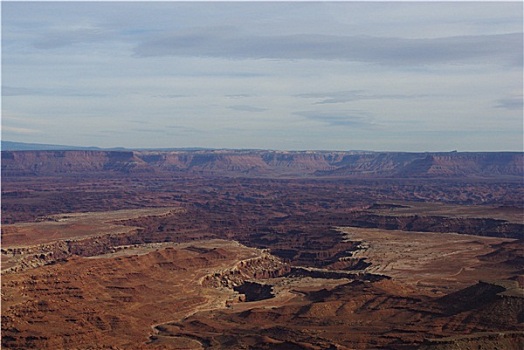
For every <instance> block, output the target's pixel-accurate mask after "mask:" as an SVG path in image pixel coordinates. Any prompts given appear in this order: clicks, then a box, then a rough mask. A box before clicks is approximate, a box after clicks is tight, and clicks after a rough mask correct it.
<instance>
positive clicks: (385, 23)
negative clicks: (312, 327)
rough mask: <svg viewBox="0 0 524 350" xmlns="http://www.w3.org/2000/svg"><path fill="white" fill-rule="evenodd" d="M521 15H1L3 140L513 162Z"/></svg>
mask: <svg viewBox="0 0 524 350" xmlns="http://www.w3.org/2000/svg"><path fill="white" fill-rule="evenodd" d="M522 13H523V3H522V2H521V1H517V2H492V3H488V2H462V3H458V2H439V3H436V2H399V3H392V2H366V3H364V2H257V3H254V2H226V3H216V2H205V3H203V2H192V3H189V2H54V3H52V2H7V1H2V139H3V140H9V141H20V142H33V143H50V144H66V145H79V146H100V147H116V146H123V147H131V148H132V147H211V148H264V149H287V150H304V149H325V150H328V149H329V150H357V149H360V150H376V151H451V150H459V151H500V150H513V151H522V150H523V104H522V96H523V35H522V31H523V15H522Z"/></svg>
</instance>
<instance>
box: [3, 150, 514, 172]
mask: <svg viewBox="0 0 524 350" xmlns="http://www.w3.org/2000/svg"><path fill="white" fill-rule="evenodd" d="M81 172H83V173H85V172H120V173H143V172H151V173H155V172H161V173H166V172H179V173H180V172H184V173H198V174H212V175H224V176H248V177H251V176H253V177H258V176H310V177H311V176H313V177H323V178H324V177H337V178H340V177H343V178H374V177H376V178H455V177H471V178H475V177H480V178H486V177H487V178H490V177H521V178H522V177H523V176H524V153H521V152H449V153H404V152H339V151H314V152H313V151H289V152H287V151H263V150H204V151H201V150H200V151H85V150H83V151H78V150H77V151H74V150H73V151H3V152H2V175H4V176H25V175H54V174H72V173H81Z"/></svg>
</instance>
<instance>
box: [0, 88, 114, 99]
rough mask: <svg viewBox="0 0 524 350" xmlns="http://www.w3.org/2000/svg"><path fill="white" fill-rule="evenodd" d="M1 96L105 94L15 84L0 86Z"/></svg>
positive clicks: (94, 95)
mask: <svg viewBox="0 0 524 350" xmlns="http://www.w3.org/2000/svg"><path fill="white" fill-rule="evenodd" d="M2 96H70V97H71V96H76V97H104V96H107V95H106V94H102V93H98V92H83V91H82V90H81V89H78V88H74V87H63V88H45V89H41V88H25V87H16V86H2Z"/></svg>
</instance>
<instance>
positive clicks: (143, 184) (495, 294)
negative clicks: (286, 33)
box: [1, 151, 524, 349]
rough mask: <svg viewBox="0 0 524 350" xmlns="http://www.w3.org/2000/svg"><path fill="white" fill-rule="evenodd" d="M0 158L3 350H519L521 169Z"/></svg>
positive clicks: (475, 163) (237, 158) (392, 162)
mask: <svg viewBox="0 0 524 350" xmlns="http://www.w3.org/2000/svg"><path fill="white" fill-rule="evenodd" d="M2 159H3V163H2V223H3V225H2V250H1V252H2V348H5V349H27V348H37V349H111V348H113V349H377V348H384V349H417V348H418V349H459V348H460V349H473V348H475V349H476V348H478V347H479V346H482V348H483V349H497V348H498V349H501V348H504V349H521V348H523V347H524V289H523V284H524V244H523V242H524V211H523V210H524V203H523V202H522V198H524V183H523V182H522V174H523V171H522V155H521V154H519V153H517V154H503V155H502V156H501V157H498V158H497V157H496V156H495V155H493V154H458V155H456V154H432V155H428V154H374V153H370V154H344V153H343V152H338V153H336V152H332V153H328V152H324V153H319V154H315V153H307V152H302V153H289V152H288V153H286V152H262V151H253V152H251V151H243V152H239V153H235V152H234V151H213V152H208V153H206V152H205V151H199V152H194V153H191V152H189V153H186V154H182V153H180V152H178V153H177V152H165V153H162V152H122V153H119V152H96V151H89V152H86V151H83V152H63V151H57V152H51V151H48V152H2ZM4 160H5V161H4ZM410 169H411V170H410ZM408 172H411V173H410V174H412V175H413V176H411V177H408V176H407V174H408Z"/></svg>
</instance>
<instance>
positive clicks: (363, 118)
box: [294, 111, 375, 128]
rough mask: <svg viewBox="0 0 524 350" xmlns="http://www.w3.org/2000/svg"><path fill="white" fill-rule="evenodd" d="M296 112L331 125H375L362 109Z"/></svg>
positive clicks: (358, 126)
mask: <svg viewBox="0 0 524 350" xmlns="http://www.w3.org/2000/svg"><path fill="white" fill-rule="evenodd" d="M294 114H295V115H299V116H301V117H305V118H306V119H309V120H314V121H317V122H322V123H324V124H327V125H329V126H349V127H357V128H370V127H373V126H375V124H374V123H373V121H372V118H371V117H370V116H368V115H367V114H366V113H363V112H361V111H350V112H348V111H339V112H337V111H335V112H325V111H320V112H319V111H304V112H296V113H294Z"/></svg>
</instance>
